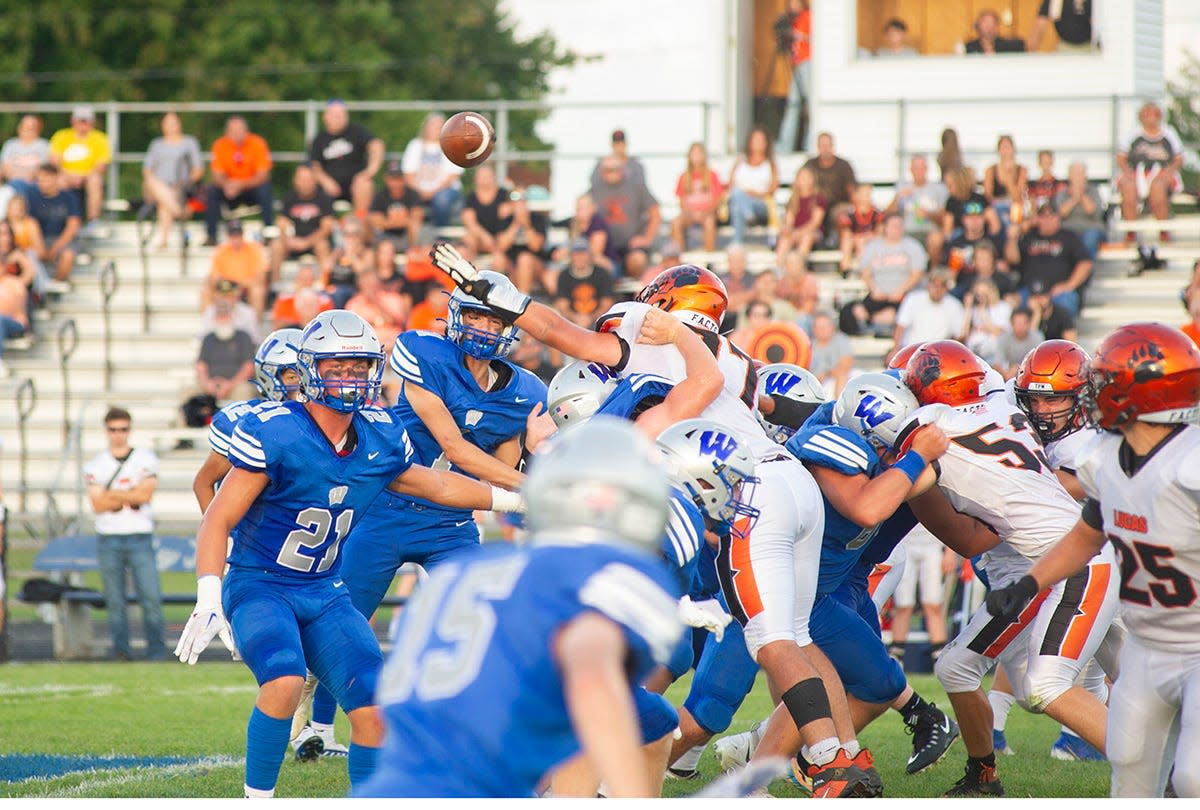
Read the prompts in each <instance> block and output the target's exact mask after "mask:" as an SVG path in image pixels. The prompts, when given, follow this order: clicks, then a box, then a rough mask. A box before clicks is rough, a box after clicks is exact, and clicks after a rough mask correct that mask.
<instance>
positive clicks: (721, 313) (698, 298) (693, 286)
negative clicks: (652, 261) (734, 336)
mask: <svg viewBox="0 0 1200 810" xmlns="http://www.w3.org/2000/svg"><path fill="white" fill-rule="evenodd" d="M635 300H637V301H640V302H641V303H643V304H649V305H650V306H652V307H658V308H659V309H661V310H663V311H664V312H672V313H674V314H675V315H676V317H678V318H679V319H680V320H682V321H683V322H684V323H687V324H691V325H692V326H695V327H698V328H700V329H703V330H705V331H706V332H716V331H717V330H718V329H719V328H720V327H721V319H722V318H724V317H725V308H726V307H727V306H728V305H729V293H727V292H726V291H725V283H724V282H722V281H721V279H719V278H718V277H717V274H716V273H714V272H712V271H711V270H708V269H705V268H703V267H697V266H696V265H694V264H678V265H676V266H674V267H668V268H667V269H666V270H663V271H662V272H661V273H659V274H658V275H657V276H655V277H654V280H653V281H651V282H650V283H649V284H647V285H646V286H645V287H643V288H642V291H641V292H640V293H638V294H637V298H636V299H635Z"/></svg>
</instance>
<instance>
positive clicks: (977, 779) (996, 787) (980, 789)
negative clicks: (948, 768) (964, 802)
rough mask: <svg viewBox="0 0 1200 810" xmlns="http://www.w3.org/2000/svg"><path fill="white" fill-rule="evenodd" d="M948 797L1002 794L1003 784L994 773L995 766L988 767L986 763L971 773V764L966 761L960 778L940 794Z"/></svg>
mask: <svg viewBox="0 0 1200 810" xmlns="http://www.w3.org/2000/svg"><path fill="white" fill-rule="evenodd" d="M942 795H943V796H946V797H949V798H970V797H975V798H985V797H988V796H1003V795H1004V786H1003V785H1001V784H1000V777H999V776H997V775H996V769H995V768H989V767H987V766H986V765H981V766H980V768H979V773H977V774H972V773H971V764H970V763H969V762H968V763H967V768H966V772H965V773H964V774H963V776H962V779H959V780H958V781H957V782H955V783H954V787H952V788H950V789H949V790H947V791H946V792H945V793H943V794H942Z"/></svg>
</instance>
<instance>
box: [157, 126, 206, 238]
mask: <svg viewBox="0 0 1200 810" xmlns="http://www.w3.org/2000/svg"><path fill="white" fill-rule="evenodd" d="M161 127H162V136H161V137H158V138H155V139H154V140H152V141H151V142H150V148H149V149H147V150H146V159H145V160H144V161H143V163H142V195H143V196H144V197H145V198H146V202H147V203H149V204H152V205H153V206H154V207H155V208H156V209H157V211H158V244H157V245H156V247H157V249H159V250H163V249H165V248H166V246H167V237H168V236H170V235H171V226H172V225H174V224H175V221H176V220H178V219H179V218H180V217H182V216H183V214H184V204H185V201H186V199H187V197H188V190H189V189H191V188H193V187H194V186H195V185H196V184H197V183H199V182H200V180H201V178H203V177H204V160H203V159H202V158H201V157H200V143H199V142H198V141H197V140H196V138H195V137H194V136H192V135H184V134H183V122H182V121H180V120H179V115H178V114H177V113H174V112H169V113H167V114H165V115H164V116H163V117H162V123H161Z"/></svg>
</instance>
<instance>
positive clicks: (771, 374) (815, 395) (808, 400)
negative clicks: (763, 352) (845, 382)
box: [754, 363, 828, 444]
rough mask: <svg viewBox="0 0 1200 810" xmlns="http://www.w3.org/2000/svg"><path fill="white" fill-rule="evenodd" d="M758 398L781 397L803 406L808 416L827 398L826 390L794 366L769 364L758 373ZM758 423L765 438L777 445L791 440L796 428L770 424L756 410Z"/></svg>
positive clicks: (806, 370)
mask: <svg viewBox="0 0 1200 810" xmlns="http://www.w3.org/2000/svg"><path fill="white" fill-rule="evenodd" d="M758 395H759V396H760V397H762V396H769V397H783V398H784V399H790V400H792V401H793V402H797V403H799V404H800V405H802V406H804V409H805V410H806V411H807V413H808V414H811V413H812V412H813V411H815V410H816V409H817V408H819V407H820V406H821V405H822V404H823V403H824V402H825V401H826V400H827V399H828V397H827V396H826V395H825V387H824V386H822V385H821V381H820V380H818V379H817V375H815V374H813V373H812V372H811V371H809V370H808V369H806V368H801V367H800V366H797V365H795V364H794V363H768V364H766V365H764V366H761V367H759V369H758ZM754 415H755V416H756V417H758V423H759V424H760V425H762V426H763V430H765V431H766V432H767V436H769V437H770V438H771V440H772V441H775V442H777V443H779V444H783V443H784V442H786V441H787V440H788V439H790V438H792V436H793V434H795V432H796V428H795V427H792V426H791V425H780V424H776V423H774V422H772V421H771V420H770V419H769V418H768V417H766V416H764V415H763V412H762V411H760V410H759V409H758V408H755V409H754Z"/></svg>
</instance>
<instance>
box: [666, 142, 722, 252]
mask: <svg viewBox="0 0 1200 810" xmlns="http://www.w3.org/2000/svg"><path fill="white" fill-rule="evenodd" d="M724 193H725V186H724V185H723V184H722V183H721V178H720V177H718V176H717V173H716V172H715V171H713V170H712V168H710V167H709V165H708V150H707V149H705V148H704V144H702V143H700V142H699V141H697V142H695V143H693V144H692V145H691V146H689V147H688V153H687V168H686V169H684V171H683V173H682V174H680V175H679V180H678V181H677V182H676V183H675V197H676V199H678V200H679V216H678V217H676V218H675V221H674V222H672V223H671V238H672V239H674V240H675V242H676V243H678V244H679V245H681V246H682V247H683V248H685V249H686V248H687V235H688V231H690V230H691V229H692V228H695V227H699V228H700V229H701V230H702V231H703V233H704V249H705V250H707V251H713V250H716V249H717V205H718V203H719V202H720V200H721V197H722V195H723V194H724Z"/></svg>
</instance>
